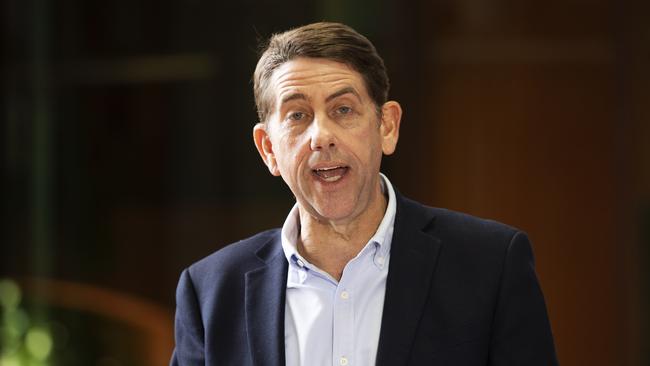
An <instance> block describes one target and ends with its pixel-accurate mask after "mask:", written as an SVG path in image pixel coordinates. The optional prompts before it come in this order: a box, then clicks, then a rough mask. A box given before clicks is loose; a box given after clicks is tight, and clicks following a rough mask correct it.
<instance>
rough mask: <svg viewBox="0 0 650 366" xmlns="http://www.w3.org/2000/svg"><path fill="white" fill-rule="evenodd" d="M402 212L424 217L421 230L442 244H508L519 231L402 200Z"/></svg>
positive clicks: (452, 211)
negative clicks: (405, 211) (449, 242)
mask: <svg viewBox="0 0 650 366" xmlns="http://www.w3.org/2000/svg"><path fill="white" fill-rule="evenodd" d="M402 205H403V207H404V209H406V210H407V211H410V212H411V215H417V216H423V217H426V218H427V220H428V222H427V223H426V225H425V226H424V227H423V229H422V230H423V231H425V232H427V233H429V234H431V235H434V236H436V237H438V238H440V239H443V240H446V241H453V242H458V243H477V242H480V243H492V242H499V243H503V242H506V243H508V242H509V241H510V240H511V239H512V238H513V237H514V236H515V235H516V234H517V233H518V232H521V231H520V230H519V229H517V228H515V227H513V226H510V225H507V224H504V223H501V222H499V221H495V220H492V219H486V218H482V217H479V216H475V215H471V214H468V213H463V212H459V211H454V210H451V209H447V208H440V207H431V206H427V205H424V204H422V203H420V202H417V201H414V200H411V199H408V198H405V197H402Z"/></svg>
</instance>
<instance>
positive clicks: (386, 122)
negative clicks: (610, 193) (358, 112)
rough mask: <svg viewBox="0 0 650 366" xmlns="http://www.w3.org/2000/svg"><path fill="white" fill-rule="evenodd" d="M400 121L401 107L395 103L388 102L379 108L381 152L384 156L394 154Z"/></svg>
mask: <svg viewBox="0 0 650 366" xmlns="http://www.w3.org/2000/svg"><path fill="white" fill-rule="evenodd" d="M401 120H402V107H401V106H400V105H399V103H397V102H395V101H392V100H391V101H388V102H386V103H384V105H383V106H381V126H380V128H379V133H380V134H381V150H382V151H383V152H384V154H385V155H390V154H392V153H393V152H395V147H396V146H397V140H398V139H399V125H400V121H401Z"/></svg>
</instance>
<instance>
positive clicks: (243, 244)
mask: <svg viewBox="0 0 650 366" xmlns="http://www.w3.org/2000/svg"><path fill="white" fill-rule="evenodd" d="M279 237H280V229H277V228H276V229H271V230H266V231H263V232H260V233H258V234H256V235H253V236H251V237H249V238H246V239H242V240H240V241H237V242H234V243H231V244H228V245H226V246H224V247H223V248H221V249H219V250H217V251H215V252H214V253H212V254H210V255H208V256H206V257H204V258H202V259H200V260H198V261H197V262H195V263H193V264H192V265H190V267H189V271H190V274H191V275H192V277H195V276H196V277H204V276H205V275H207V274H225V273H233V272H236V273H242V272H246V271H248V270H250V268H254V267H256V266H259V265H261V264H262V263H263V259H262V258H261V255H262V256H264V255H265V254H267V253H269V252H277V251H281V244H280V239H279ZM260 253H261V254H260Z"/></svg>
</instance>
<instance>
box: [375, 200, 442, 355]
mask: <svg viewBox="0 0 650 366" xmlns="http://www.w3.org/2000/svg"><path fill="white" fill-rule="evenodd" d="M433 221H434V216H433V214H432V213H431V211H430V210H428V209H425V208H424V207H422V206H421V205H419V204H416V203H414V202H412V201H410V200H408V199H405V198H403V197H402V196H401V195H399V194H397V213H396V216H395V230H394V234H393V241H392V244H391V253H390V267H389V269H388V278H387V280H386V296H385V300H384V311H383V315H382V323H381V333H380V337H379V347H378V352H377V365H378V366H397V365H406V363H407V362H408V359H409V355H410V352H411V346H412V344H413V340H414V337H415V331H416V329H417V326H418V321H419V319H420V314H422V311H423V310H424V309H423V307H424V304H425V301H426V299H427V296H428V294H429V291H430V283H431V278H432V277H433V272H434V269H435V267H436V263H437V257H438V252H439V249H440V240H439V239H438V238H436V237H433V236H431V235H429V234H427V233H426V232H424V229H426V228H427V227H428V226H431V225H432V224H433Z"/></svg>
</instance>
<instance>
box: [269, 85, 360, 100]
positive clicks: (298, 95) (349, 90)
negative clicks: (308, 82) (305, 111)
mask: <svg viewBox="0 0 650 366" xmlns="http://www.w3.org/2000/svg"><path fill="white" fill-rule="evenodd" d="M345 94H353V95H354V96H355V97H357V98H358V99H359V100H361V97H360V96H359V93H357V91H356V90H354V88H353V87H351V86H347V87H345V88H342V89H340V90H338V91H336V92H334V93H332V94H330V95H329V96H328V97H327V98H325V102H330V101H332V100H333V99H336V98H338V97H340V96H341V95H345ZM296 99H300V100H309V98H308V97H307V96H306V95H305V94H303V93H292V94H289V95H287V96H285V97H283V98H282V101H281V104H285V103H287V102H290V101H292V100H296Z"/></svg>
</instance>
